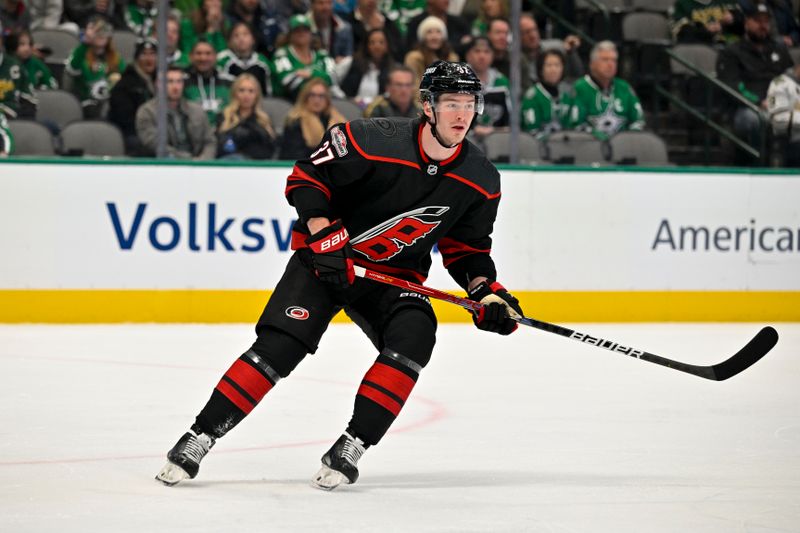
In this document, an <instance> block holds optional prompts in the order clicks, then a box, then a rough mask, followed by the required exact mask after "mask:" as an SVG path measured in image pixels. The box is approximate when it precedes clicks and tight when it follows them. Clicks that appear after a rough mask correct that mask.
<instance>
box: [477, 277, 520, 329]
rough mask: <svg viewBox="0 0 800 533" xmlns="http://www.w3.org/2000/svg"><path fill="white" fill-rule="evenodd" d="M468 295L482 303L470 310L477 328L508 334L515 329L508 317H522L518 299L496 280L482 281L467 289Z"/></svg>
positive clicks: (513, 323)
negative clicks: (479, 306)
mask: <svg viewBox="0 0 800 533" xmlns="http://www.w3.org/2000/svg"><path fill="white" fill-rule="evenodd" d="M469 297H470V299H472V300H475V301H476V302H480V303H482V304H483V307H481V308H480V310H478V311H473V312H472V321H473V322H475V325H476V326H478V329H482V330H485V331H491V332H493V333H499V334H500V335H509V334H511V333H513V332H514V331H516V329H517V323H516V322H515V321H514V320H512V319H511V318H510V317H517V318H520V317H522V309H521V308H520V306H519V300H517V299H516V298H514V297H513V296H511V295H510V294H509V293H508V291H507V290H506V289H505V287H503V286H502V285H500V284H499V283H497V282H496V281H493V282H487V281H482V282H480V283H479V284H477V285H476V286H475V287H473V288H472V290H470V291H469Z"/></svg>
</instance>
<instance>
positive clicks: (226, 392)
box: [217, 379, 255, 415]
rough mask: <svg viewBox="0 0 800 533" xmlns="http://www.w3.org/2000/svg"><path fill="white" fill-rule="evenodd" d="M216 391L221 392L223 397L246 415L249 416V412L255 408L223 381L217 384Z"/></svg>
mask: <svg viewBox="0 0 800 533" xmlns="http://www.w3.org/2000/svg"><path fill="white" fill-rule="evenodd" d="M217 390H218V391H219V392H221V393H222V394H223V396H225V397H226V398H227V399H229V400H230V401H231V402H233V405H235V406H236V407H238V408H239V409H241V410H242V412H243V413H244V414H246V415H249V414H250V411H252V410H253V408H254V407H255V406H254V405H253V404H252V403H250V401H249V400H248V399H247V398H245V397H244V396H242V395H241V394H240V393H239V391H238V390H236V389H234V388H233V386H232V385H231V384H230V383H228V382H227V381H225V380H224V379H223V380H220V382H219V383H217Z"/></svg>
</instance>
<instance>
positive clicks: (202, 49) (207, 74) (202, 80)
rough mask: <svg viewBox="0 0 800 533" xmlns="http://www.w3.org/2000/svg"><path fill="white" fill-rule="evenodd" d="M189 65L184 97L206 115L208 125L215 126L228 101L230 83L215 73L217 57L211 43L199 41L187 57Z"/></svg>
mask: <svg viewBox="0 0 800 533" xmlns="http://www.w3.org/2000/svg"><path fill="white" fill-rule="evenodd" d="M189 60H190V61H191V65H190V67H189V70H188V71H187V81H186V87H185V89H184V96H185V97H186V99H187V100H189V101H190V102H197V103H198V104H200V106H201V107H202V108H203V110H204V111H205V112H206V114H207V115H208V123H209V125H211V126H212V127H215V126H216V125H217V116H218V115H219V114H220V113H221V112H222V108H223V107H225V106H226V105H228V100H229V99H230V83H229V82H228V81H227V80H224V79H222V78H221V77H220V76H219V74H218V73H217V56H216V54H215V53H214V47H213V46H211V43H209V42H208V41H204V40H202V39H201V40H199V41H197V42H196V43H195V44H194V48H192V53H191V55H190V56H189Z"/></svg>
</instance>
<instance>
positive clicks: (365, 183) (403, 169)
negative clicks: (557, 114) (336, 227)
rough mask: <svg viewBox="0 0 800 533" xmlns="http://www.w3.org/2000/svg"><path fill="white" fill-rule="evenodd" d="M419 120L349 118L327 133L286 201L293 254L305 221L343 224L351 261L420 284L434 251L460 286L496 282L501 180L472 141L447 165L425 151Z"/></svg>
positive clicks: (293, 178)
mask: <svg viewBox="0 0 800 533" xmlns="http://www.w3.org/2000/svg"><path fill="white" fill-rule="evenodd" d="M423 126H424V122H423V121H422V120H421V119H416V120H411V119H405V118H377V119H366V120H354V121H352V122H348V123H345V124H338V125H336V126H334V127H332V128H331V129H330V130H328V132H327V133H326V134H325V137H324V138H323V140H322V142H321V144H320V145H319V147H318V148H317V150H316V151H315V152H314V153H313V154H312V155H311V156H310V157H309V158H308V159H306V160H301V161H298V162H297V164H296V165H295V166H294V169H293V171H292V174H291V175H290V176H289V178H288V180H287V186H286V196H287V198H288V200H289V203H290V204H291V205H293V206H295V208H296V209H297V212H298V215H299V217H300V218H299V220H298V221H297V223H296V224H295V227H294V231H293V234H292V237H293V238H292V248H293V249H298V248H303V247H305V238H306V236H307V235H308V229H307V227H306V225H305V222H306V221H307V220H308V219H309V218H312V217H317V216H324V217H327V218H329V219H331V220H335V219H341V220H342V222H343V224H344V226H345V227H346V228H347V231H348V233H349V234H350V243H351V245H352V247H353V251H354V255H355V262H356V264H360V265H362V266H364V267H366V268H369V269H372V270H376V271H379V272H384V273H387V274H392V275H395V276H398V277H401V278H405V279H408V280H410V281H416V282H420V283H421V282H423V281H424V280H425V279H426V278H427V275H428V271H429V269H430V266H431V257H430V254H431V250H432V248H433V247H434V245H436V244H438V248H439V251H440V252H441V254H442V257H443V260H444V265H445V267H447V269H448V271H449V272H450V274H451V275H452V276H453V278H454V279H455V280H456V282H457V283H458V284H459V285H461V286H462V287H465V288H466V285H467V284H468V283H469V280H471V279H473V278H475V277H477V276H486V277H487V278H489V279H496V277H497V274H496V272H495V267H494V262H493V261H492V259H491V256H490V252H491V244H492V241H491V237H490V235H491V233H492V226H493V224H494V220H495V217H496V215H497V206H498V203H499V201H500V174H499V173H498V171H497V169H496V168H495V167H494V166H493V165H492V164H491V163H490V162H489V160H488V159H487V158H486V156H485V155H484V154H483V152H481V150H480V149H478V148H477V147H476V146H475V145H473V144H472V143H470V142H469V141H464V142H463V143H461V144H460V145H459V146H458V148H457V150H456V152H455V154H453V156H452V157H450V158H449V159H447V160H444V161H433V160H431V159H430V158H429V157H428V156H427V155H426V154H425V153H424V152H423V150H422V145H421V143H420V135H421V132H422V128H423Z"/></svg>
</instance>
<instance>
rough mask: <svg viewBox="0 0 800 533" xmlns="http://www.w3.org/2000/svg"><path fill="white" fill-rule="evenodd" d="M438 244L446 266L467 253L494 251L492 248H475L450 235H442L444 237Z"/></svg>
mask: <svg viewBox="0 0 800 533" xmlns="http://www.w3.org/2000/svg"><path fill="white" fill-rule="evenodd" d="M437 246H438V247H439V251H440V252H441V254H442V261H443V263H444V266H445V267H447V266H449V265H450V264H452V263H453V262H455V261H457V260H459V259H461V258H462V257H464V256H467V255H472V254H489V253H491V252H492V249H491V248H489V249H486V250H482V249H480V248H473V247H472V246H469V245H467V244H464V243H463V242H459V241H457V240H455V239H451V238H450V237H442V239H441V240H439V242H438V243H437Z"/></svg>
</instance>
